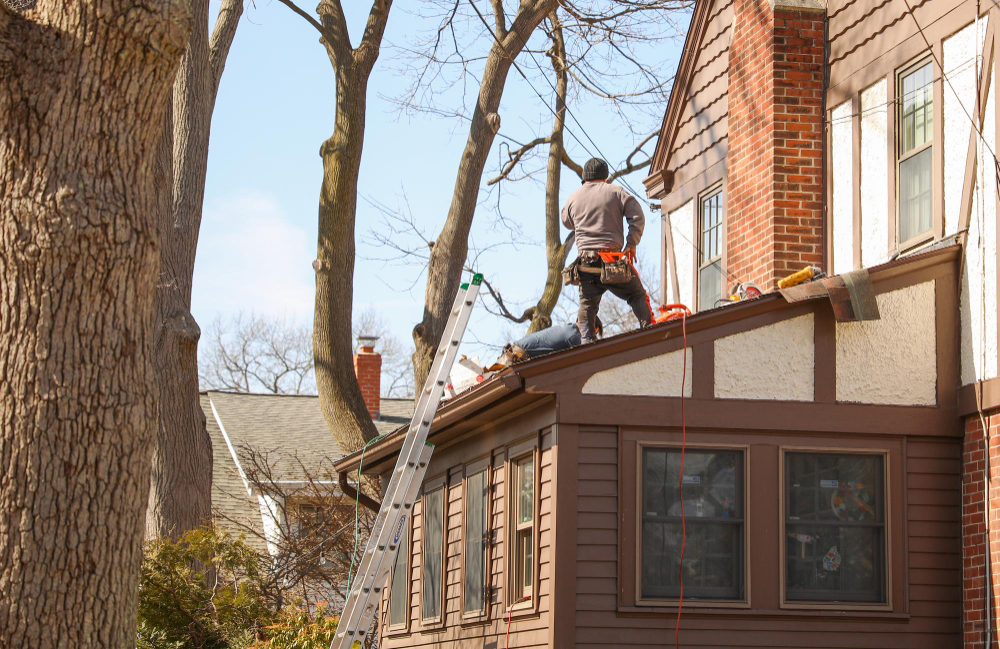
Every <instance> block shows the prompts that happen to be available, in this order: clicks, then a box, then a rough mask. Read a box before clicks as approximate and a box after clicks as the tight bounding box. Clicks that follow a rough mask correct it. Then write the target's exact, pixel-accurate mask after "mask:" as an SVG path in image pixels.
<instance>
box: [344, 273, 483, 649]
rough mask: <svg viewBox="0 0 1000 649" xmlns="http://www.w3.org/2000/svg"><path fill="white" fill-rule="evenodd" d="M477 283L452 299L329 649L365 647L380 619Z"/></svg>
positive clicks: (477, 290) (431, 449) (479, 280)
mask: <svg viewBox="0 0 1000 649" xmlns="http://www.w3.org/2000/svg"><path fill="white" fill-rule="evenodd" d="M481 282H482V276H481V275H478V274H477V275H476V276H474V277H473V280H472V282H470V283H469V284H463V286H462V289H463V290H460V291H459V294H458V295H456V296H455V304H454V306H453V307H452V309H451V311H450V313H449V318H448V322H447V324H446V325H445V330H444V332H443V333H442V337H441V340H440V342H439V343H438V348H437V351H436V353H435V357H434V361H433V362H432V364H431V368H430V372H429V373H428V377H427V380H426V382H425V383H424V386H423V388H422V389H421V393H420V396H419V398H418V401H417V407H416V408H415V409H414V413H413V418H412V420H411V421H410V426H409V429H408V430H407V433H406V437H405V438H404V440H403V445H402V448H400V452H399V457H398V458H397V461H396V466H395V467H394V469H393V472H392V478H391V479H390V482H389V485H388V487H387V488H386V490H385V496H384V498H383V500H382V507H381V510H380V511H379V513H378V516H376V519H375V523H374V524H373V526H372V532H371V536H370V537H369V540H368V543H367V544H366V546H365V551H364V554H363V555H362V559H361V563H360V565H359V567H358V572H357V576H356V577H355V580H354V583H352V584H351V588H350V591H349V592H348V595H347V601H346V602H345V604H344V610H343V613H342V614H341V619H340V622H339V623H338V625H337V631H336V633H335V634H334V639H333V641H332V642H331V644H330V649H350V648H351V647H352V645H353V643H355V642H358V641H363V640H364V636H365V634H366V633H367V631H368V629H369V628H371V625H372V622H373V620H374V618H375V617H376V616H377V615H378V613H379V608H380V607H379V604H380V602H381V597H382V587H383V585H384V584H385V583H386V580H387V579H388V576H389V572H390V571H391V567H392V564H393V563H394V561H395V555H396V552H397V551H398V544H399V537H400V534H401V530H402V529H403V526H404V525H405V524H406V522H407V521H408V520H409V517H410V516H411V515H412V507H413V503H414V502H415V500H416V497H417V494H418V493H419V490H420V486H421V485H422V483H423V477H424V475H425V474H426V471H427V463H428V462H429V460H430V456H431V453H432V452H433V447H432V445H430V444H428V443H427V436H428V434H429V433H430V427H431V424H432V423H433V419H434V415H435V414H436V413H437V409H438V406H439V405H440V403H441V399H442V397H443V393H444V386H445V383H446V380H447V378H448V374H449V373H450V371H451V368H452V366H453V365H454V362H455V357H456V356H457V355H458V345H459V343H460V342H461V339H462V336H463V334H464V333H465V329H466V327H467V326H468V322H469V318H470V317H471V313H472V307H473V306H474V305H475V300H476V297H477V296H478V293H479V286H480V283H481ZM373 600H374V601H373Z"/></svg>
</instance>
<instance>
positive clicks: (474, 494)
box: [462, 471, 488, 613]
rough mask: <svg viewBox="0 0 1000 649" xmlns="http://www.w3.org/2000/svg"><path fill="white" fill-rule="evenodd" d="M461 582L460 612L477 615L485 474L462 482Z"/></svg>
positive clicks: (481, 596) (481, 601)
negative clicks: (464, 511)
mask: <svg viewBox="0 0 1000 649" xmlns="http://www.w3.org/2000/svg"><path fill="white" fill-rule="evenodd" d="M465 490H466V495H465V497H466V514H465V583H464V584H463V586H462V587H463V589H464V598H463V600H462V601H463V604H462V612H463V613H479V612H482V611H483V610H484V609H485V607H486V593H485V586H486V579H485V574H484V573H485V569H486V516H487V511H488V508H487V500H486V499H487V497H488V489H487V481H486V471H479V472H478V473H474V474H472V475H470V476H469V477H468V478H467V479H466V481H465Z"/></svg>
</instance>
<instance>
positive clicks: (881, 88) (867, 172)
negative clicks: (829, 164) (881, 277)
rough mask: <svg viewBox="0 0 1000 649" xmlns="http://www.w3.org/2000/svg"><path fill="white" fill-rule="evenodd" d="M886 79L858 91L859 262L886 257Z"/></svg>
mask: <svg viewBox="0 0 1000 649" xmlns="http://www.w3.org/2000/svg"><path fill="white" fill-rule="evenodd" d="M887 92H888V82H887V81H886V80H885V79H882V80H881V81H879V82H878V83H876V84H874V85H872V86H870V87H869V88H867V89H865V90H864V91H862V93H861V265H862V266H864V267H866V268H867V267H870V266H877V265H878V264H881V263H883V262H884V261H886V260H887V259H888V258H889V201H888V199H887V193H888V192H887V187H888V186H889V160H888V157H889V148H888V142H889V134H888V133H889V129H888V126H889V112H888V111H889V108H888V106H887V105H886V97H887Z"/></svg>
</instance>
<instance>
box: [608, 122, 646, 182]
mask: <svg viewBox="0 0 1000 649" xmlns="http://www.w3.org/2000/svg"><path fill="white" fill-rule="evenodd" d="M658 133H659V131H653V132H652V133H650V134H649V135H647V136H646V139H644V140H643V141H642V142H640V143H639V144H638V146H636V147H635V148H634V149H632V153H630V154H628V157H627V158H625V166H624V167H622V168H621V169H619V170H618V171H616V172H614V173H613V174H611V175H610V176H609V177H608V182H611V181H612V180H615V179H616V178H621V177H622V176H625V175H628V174H630V173H632V172H633V171H639V170H640V169H645V168H646V167H648V166H649V165H650V163H651V162H652V161H653V160H652V158H647V159H646V161H645V162H641V163H639V164H637V165H634V164H632V158H634V157H635V156H636V154H637V153H639V152H640V151H642V147H644V146H646V144H647V143H649V141H650V140H652V139H653V138H654V137H656V135H657V134H658Z"/></svg>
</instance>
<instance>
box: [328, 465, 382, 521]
mask: <svg viewBox="0 0 1000 649" xmlns="http://www.w3.org/2000/svg"><path fill="white" fill-rule="evenodd" d="M337 476H338V477H339V479H340V490H341V491H342V492H344V495H345V496H347V497H348V498H350V499H352V500H356V501H357V502H359V503H361V504H362V505H364V506H365V507H367V508H368V509H370V510H372V511H373V512H375V513H376V514H377V513H379V511H380V510H381V509H382V503H380V502H379V501H377V500H375V499H374V498H372V497H370V496H368V495H366V494H364V493H362V492H361V491H359V490H358V489H355V488H354V485H352V484H351V483H350V482H349V481H348V480H347V471H339V472H338V473H337Z"/></svg>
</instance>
